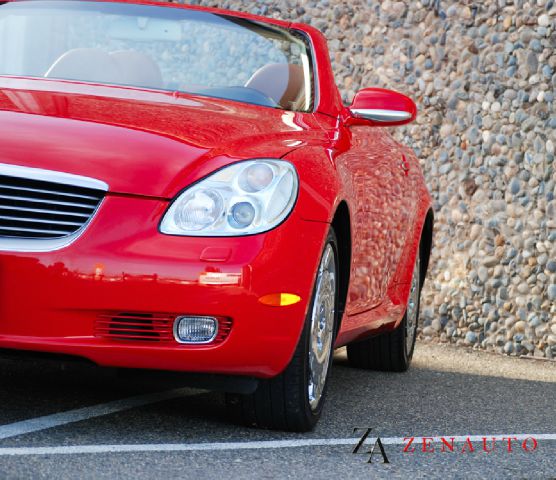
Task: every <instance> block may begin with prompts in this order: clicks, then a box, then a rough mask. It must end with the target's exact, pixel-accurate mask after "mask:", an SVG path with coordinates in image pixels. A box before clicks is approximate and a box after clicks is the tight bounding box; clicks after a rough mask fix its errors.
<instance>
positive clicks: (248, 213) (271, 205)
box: [160, 159, 298, 237]
mask: <svg viewBox="0 0 556 480" xmlns="http://www.w3.org/2000/svg"><path fill="white" fill-rule="evenodd" d="M297 192H298V180H297V172H296V170H295V168H294V166H293V165H292V164H291V163H289V162H286V161H283V160H270V159H268V160H267V159H261V160H249V161H244V162H239V163H235V164H233V165H229V166H228V167H225V168H223V169H222V170H219V171H218V172H216V173H213V174H212V175H210V176H209V177H207V178H205V179H204V180H201V181H200V182H198V183H196V184H195V185H193V186H192V187H189V188H188V189H186V190H185V191H184V192H183V193H181V194H180V195H179V196H178V197H177V198H176V199H175V200H174V202H173V203H172V205H170V208H169V209H168V211H167V212H166V214H165V215H164V218H163V219H162V223H161V224H160V231H161V232H162V233H166V234H168V235H188V236H197V237H204V236H207V237H209V236H218V237H229V236H239V235H252V234H255V233H262V232H266V231H268V230H271V229H273V228H274V227H276V226H277V225H279V224H280V223H281V222H283V221H284V220H285V218H286V217H287V216H288V215H289V214H290V212H291V210H292V208H293V206H294V204H295V201H296V198H297Z"/></svg>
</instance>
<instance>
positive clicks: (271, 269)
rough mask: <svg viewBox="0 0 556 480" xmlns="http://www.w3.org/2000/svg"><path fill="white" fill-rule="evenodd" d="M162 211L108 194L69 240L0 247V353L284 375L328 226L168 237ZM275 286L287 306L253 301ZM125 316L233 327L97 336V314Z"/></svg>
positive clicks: (299, 223)
mask: <svg viewBox="0 0 556 480" xmlns="http://www.w3.org/2000/svg"><path fill="white" fill-rule="evenodd" d="M166 207H167V203H166V202H163V201H159V200H152V199H138V198H130V197H123V196H109V197H108V198H106V200H105V201H104V203H103V205H102V206H101V208H100V210H99V211H98V212H97V215H96V217H95V218H94V220H93V221H92V223H91V224H90V225H89V227H88V228H87V230H86V231H85V233H84V234H83V235H82V236H81V237H80V238H79V239H77V241H75V243H73V244H72V245H70V246H68V247H66V248H64V249H62V250H59V251H55V252H48V253H12V252H0V348H10V349H21V350H33V351H43V352H54V353H62V354H69V355H77V356H81V357H85V358H88V359H90V360H92V361H93V362H95V363H97V364H99V365H104V366H118V367H129V368H149V369H163V370H177V371H190V372H210V373H222V374H237V375H252V376H257V377H271V376H274V375H277V374H278V373H280V372H281V371H282V370H283V369H284V368H285V367H286V365H287V364H288V363H289V361H290V359H291V356H292V355H293V352H294V350H295V347H296V345H297V342H298V339H299V336H300V333H301V328H302V325H303V322H304V319H305V314H306V310H307V306H308V302H309V300H310V295H311V292H312V287H313V282H314V276H315V271H316V267H317V264H318V260H319V257H320V253H321V251H322V247H323V242H324V239H325V236H326V233H327V230H328V225H327V224H324V223H318V222H306V221H303V220H301V219H300V218H299V217H298V216H297V215H296V214H295V212H294V213H293V214H292V215H291V216H290V218H288V220H287V221H286V222H284V224H282V225H281V226H280V227H278V228H276V229H275V230H273V231H271V232H268V233H266V234H261V235H254V236H249V237H236V238H191V237H172V236H166V235H162V234H160V233H159V232H158V222H159V220H160V218H161V216H162V215H163V213H164V211H165V209H166ZM207 248H212V249H213V250H208V251H207V250H206V249H207ZM214 249H216V250H214ZM201 258H203V260H202V259H201ZM214 283H220V284H214ZM279 292H288V293H294V294H297V295H299V296H300V297H301V298H302V301H301V302H300V303H298V304H296V305H292V306H288V307H269V306H264V305H262V304H261V303H260V302H259V301H258V299H259V298H260V297H261V296H263V295H266V294H271V293H279ZM122 312H130V313H140V314H144V313H154V314H175V315H179V314H182V315H183V314H190V315H210V316H220V317H229V318H231V319H232V322H233V326H232V329H231V332H230V334H229V336H228V337H227V338H226V340H225V341H224V342H222V343H221V344H219V345H212V346H211V345H206V346H188V345H180V344H178V343H177V342H174V341H169V342H159V343H157V342H153V341H148V342H147V341H141V340H139V341H130V340H114V339H107V338H100V337H96V336H95V322H96V321H97V319H98V318H99V315H106V314H108V315H111V314H118V313H122Z"/></svg>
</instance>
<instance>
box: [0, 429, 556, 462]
mask: <svg viewBox="0 0 556 480" xmlns="http://www.w3.org/2000/svg"><path fill="white" fill-rule="evenodd" d="M452 437H454V439H455V440H454V441H455V442H456V443H463V442H465V441H467V439H470V440H471V441H472V442H476V441H482V439H483V437H486V438H488V439H490V438H491V437H496V438H500V439H501V438H502V437H513V438H516V439H517V440H525V439H526V438H530V437H534V438H535V439H536V440H537V441H540V440H545V441H548V440H556V433H555V434H546V433H542V434H534V433H531V434H512V435H501V434H497V435H460V436H458V435H450V436H448V435H445V436H444V438H449V439H451V438H452ZM416 438H422V437H416ZM427 438H432V439H433V441H435V442H439V441H440V437H427ZM374 440H376V438H370V437H369V438H367V441H366V444H369V445H370V444H373V441H374ZM380 440H381V441H382V443H383V444H384V445H403V444H406V443H407V442H406V441H404V438H403V437H386V438H382V437H380ZM358 441H359V438H311V439H298V440H268V441H255V442H221V443H162V444H144V445H75V446H72V445H67V446H58V447H15V448H9V447H8V448H0V457H1V456H22V455H78V454H91V453H141V452H142V453H145V452H154V453H165V452H195V451H218V450H220V451H222V450H261V449H280V448H306V447H327V446H341V445H350V446H355V445H356V444H357V442H358Z"/></svg>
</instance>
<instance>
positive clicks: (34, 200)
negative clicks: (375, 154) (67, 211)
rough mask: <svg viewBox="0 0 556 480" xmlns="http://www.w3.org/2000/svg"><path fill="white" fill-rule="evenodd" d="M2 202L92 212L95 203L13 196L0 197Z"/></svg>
mask: <svg viewBox="0 0 556 480" xmlns="http://www.w3.org/2000/svg"><path fill="white" fill-rule="evenodd" d="M3 200H9V201H10V202H12V203H17V202H23V203H40V204H46V205H61V206H63V207H75V208H81V209H83V210H90V209H91V208H92V209H93V210H94V209H95V208H96V203H95V204H94V205H91V204H88V203H75V202H65V201H59V200H49V199H45V198H30V197H18V196H15V195H0V203H4V202H3Z"/></svg>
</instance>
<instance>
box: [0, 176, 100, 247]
mask: <svg viewBox="0 0 556 480" xmlns="http://www.w3.org/2000/svg"><path fill="white" fill-rule="evenodd" d="M17 168H23V167H17ZM31 170H32V169H31ZM104 195H105V191H103V190H97V189H95V188H89V187H84V186H80V185H71V184H66V183H55V182H53V181H47V180H39V179H37V178H23V177H20V176H17V177H16V176H14V177H12V176H9V175H5V174H1V173H0V237H6V238H11V239H13V238H21V239H32V240H40V239H50V240H52V239H63V238H65V237H69V236H71V235H74V234H76V233H77V232H78V231H80V229H81V228H83V226H84V225H86V224H87V222H88V221H89V220H90V218H91V217H92V216H93V215H94V213H95V212H96V210H97V208H98V206H99V205H100V202H101V201H102V200H103V198H104Z"/></svg>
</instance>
